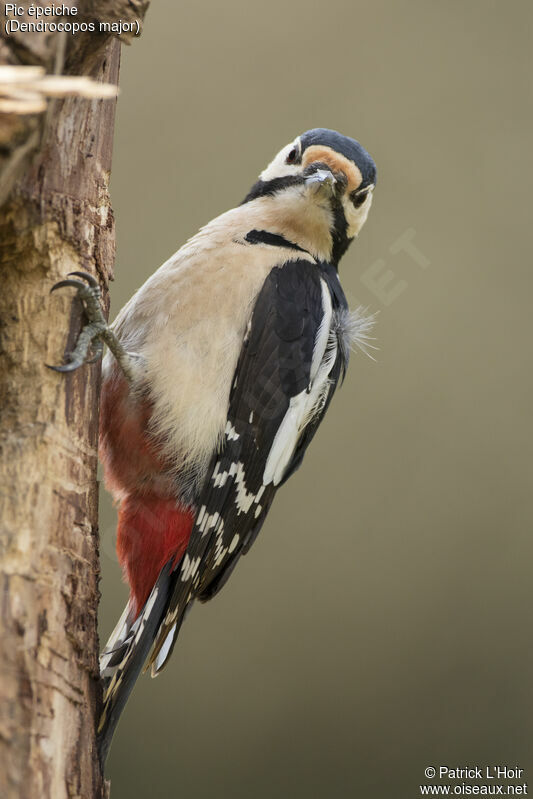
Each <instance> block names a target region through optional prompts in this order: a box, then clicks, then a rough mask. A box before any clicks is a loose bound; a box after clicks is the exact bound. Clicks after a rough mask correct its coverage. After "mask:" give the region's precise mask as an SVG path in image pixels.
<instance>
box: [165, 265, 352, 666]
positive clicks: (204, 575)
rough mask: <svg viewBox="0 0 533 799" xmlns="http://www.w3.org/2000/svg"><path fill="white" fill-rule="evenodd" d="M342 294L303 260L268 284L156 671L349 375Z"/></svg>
mask: <svg viewBox="0 0 533 799" xmlns="http://www.w3.org/2000/svg"><path fill="white" fill-rule="evenodd" d="M334 281H336V284H335V282H334ZM339 291H340V292H341V293H340V294H339ZM341 295H342V291H341V290H340V286H339V284H338V281H337V278H336V276H332V275H331V274H330V273H329V272H328V271H327V270H324V269H320V268H319V267H317V265H316V264H312V263H310V262H308V261H304V260H301V261H300V260H294V261H289V262H287V263H285V264H284V265H283V266H280V267H276V268H274V269H273V270H272V271H271V272H270V274H269V276H268V277H267V279H266V280H265V283H264V284H263V287H262V289H261V291H260V293H259V295H258V298H257V301H256V304H255V307H254V311H253V314H252V319H251V322H250V326H249V330H248V334H247V336H246V339H245V342H244V344H243V348H242V351H241V355H240V358H239V362H238V365H237V369H236V371H235V376H234V381H233V386H232V391H231V395H230V403H229V412H228V421H227V426H226V430H225V433H224V439H223V442H222V445H221V447H220V450H219V451H218V452H217V453H216V454H215V455H214V457H213V459H212V462H211V465H210V468H209V470H208V478H207V480H206V482H205V484H204V487H203V489H202V491H201V492H200V497H199V500H198V512H197V515H196V519H195V523H194V526H193V530H192V533H191V537H190V540H189V545H188V547H187V552H186V554H185V556H184V558H183V560H182V562H181V564H180V566H179V572H180V573H179V575H178V577H177V580H176V583H175V587H174V590H173V594H172V597H171V599H170V603H169V606H168V610H167V613H166V616H165V618H164V621H163V623H162V625H161V627H160V629H159V633H158V636H157V639H156V642H155V645H154V650H153V652H152V655H151V658H150V663H152V664H153V666H152V668H153V671H155V672H157V671H158V670H159V669H160V668H162V666H163V665H164V662H165V661H166V659H167V658H168V656H169V655H170V653H171V651H172V647H173V644H174V640H175V634H176V631H177V629H178V627H179V625H180V621H181V619H182V616H183V613H184V612H185V610H186V608H187V605H188V604H189V603H190V602H191V601H192V600H193V599H195V598H199V599H200V600H203V601H205V600H207V599H210V598H211V597H212V596H214V594H215V593H217V591H218V590H220V588H221V587H222V585H224V583H225V582H226V580H227V579H228V577H229V575H230V574H231V571H232V570H233V568H234V567H235V564H236V563H237V560H238V559H239V557H240V556H241V554H243V553H245V552H247V551H248V549H249V548H250V546H251V545H252V543H253V541H254V540H255V538H256V536H257V534H258V532H259V529H260V527H261V524H262V522H263V520H264V518H265V516H266V513H267V512H268V509H269V507H270V505H271V503H272V500H273V498H274V495H275V493H276V490H277V488H278V486H279V485H280V484H281V482H282V480H283V479H286V477H287V475H288V474H289V473H292V472H293V471H294V469H295V468H297V466H298V465H299V464H300V462H301V460H302V457H303V454H304V451H305V448H306V446H307V444H308V443H309V441H310V440H311V438H312V436H313V434H314V432H315V430H316V427H317V426H318V423H319V421H320V419H321V418H322V416H323V414H324V412H325V408H326V407H327V405H328V403H329V401H330V399H331V396H332V394H333V391H334V389H335V386H336V384H337V382H338V379H339V376H340V375H341V373H342V371H343V368H344V357H345V354H344V351H343V348H342V347H341V346H337V342H336V340H335V339H336V335H335V326H334V323H333V315H334V313H335V312H336V309H337V308H338V307H339V302H341V303H342V307H345V306H346V301H345V299H344V295H342V296H341ZM325 325H327V326H328V328H327V330H325ZM330 331H332V332H330ZM319 366H320V368H318V367H319ZM319 380H320V381H321V383H320V385H318V382H319ZM315 394H316V395H317V397H318V399H317V400H316V403H315ZM295 425H296V426H295ZM280 453H281V454H280ZM280 471H281V472H282V474H280ZM267 472H268V473H269V475H270V477H267ZM273 474H276V477H273V476H272V475H273Z"/></svg>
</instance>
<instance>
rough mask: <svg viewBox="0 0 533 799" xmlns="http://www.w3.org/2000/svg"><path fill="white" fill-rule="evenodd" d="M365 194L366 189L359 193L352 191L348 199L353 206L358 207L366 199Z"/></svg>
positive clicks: (366, 193)
mask: <svg viewBox="0 0 533 799" xmlns="http://www.w3.org/2000/svg"><path fill="white" fill-rule="evenodd" d="M367 196H368V192H366V191H365V192H362V193H361V194H358V193H357V192H356V191H352V193H351V194H350V200H351V201H352V203H353V204H354V208H360V207H361V205H362V204H363V203H364V201H365V200H366V198H367Z"/></svg>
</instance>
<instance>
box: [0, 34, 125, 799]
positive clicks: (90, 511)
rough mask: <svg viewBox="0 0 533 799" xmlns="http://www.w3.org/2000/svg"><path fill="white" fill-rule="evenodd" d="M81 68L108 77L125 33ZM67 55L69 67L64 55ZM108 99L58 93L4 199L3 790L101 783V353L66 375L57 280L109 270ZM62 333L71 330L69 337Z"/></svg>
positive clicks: (0, 358)
mask: <svg viewBox="0 0 533 799" xmlns="http://www.w3.org/2000/svg"><path fill="white" fill-rule="evenodd" d="M100 41H101V44H100V47H99V49H98V51H97V52H95V53H93V54H92V55H91V57H90V58H89V59H88V58H87V57H86V56H85V55H84V54H83V53H80V52H78V58H79V59H80V61H79V63H80V65H82V66H83V69H79V70H78V74H79V72H81V71H83V73H84V74H89V75H92V76H93V77H95V78H97V79H98V80H104V81H108V82H111V83H116V82H117V80H118V67H119V55H120V43H119V42H118V41H117V40H116V39H109V40H107V41H102V40H100ZM70 71H71V72H72V71H75V70H72V69H71V70H70ZM114 109H115V102H114V101H102V100H86V99H82V98H68V99H66V100H61V101H57V100H56V101H54V104H53V106H52V107H51V109H50V111H49V113H48V117H47V121H46V130H45V135H44V139H43V142H42V146H41V147H40V148H39V152H38V154H37V156H36V158H35V160H34V162H33V164H32V166H31V168H30V169H27V170H26V172H25V173H24V176H23V177H22V179H21V180H20V181H19V183H18V184H17V185H16V187H15V191H14V193H13V194H12V195H11V199H10V201H9V202H8V203H7V205H5V206H4V208H3V209H2V210H1V211H0V323H1V327H0V525H1V536H0V650H1V653H0V796H1V797H2V799H15V797H16V799H37V797H38V798H39V799H45V798H47V797H50V799H64V797H80V798H81V797H83V799H94V798H95V797H98V798H100V797H104V796H105V795H106V788H105V785H104V782H103V778H102V774H101V772H100V767H99V764H98V761H97V757H96V751H95V723H96V719H97V714H98V705H99V701H100V697H99V684H98V663H97V655H98V638H97V626H96V621H97V607H98V598H99V594H98V576H99V566H98V538H97V481H96V468H97V432H98V392H99V375H100V364H95V365H93V366H88V367H83V368H82V369H80V370H79V371H78V372H76V373H74V374H72V375H68V376H63V375H59V374H57V373H55V372H52V371H50V370H48V369H46V367H45V363H60V362H61V358H62V357H63V354H64V352H65V350H68V349H69V347H70V346H71V345H72V343H73V341H74V340H75V336H76V334H77V332H78V330H79V329H80V326H81V323H82V310H81V306H80V304H79V303H78V301H76V302H74V303H73V302H72V295H73V292H72V290H71V289H66V290H62V291H60V292H58V293H57V294H54V295H53V296H52V297H51V296H50V294H49V291H50V288H51V286H52V285H53V284H54V282H56V281H57V280H59V279H61V278H63V277H65V276H66V274H67V273H68V272H71V271H73V270H85V271H89V272H91V273H92V274H94V275H97V276H98V277H99V279H100V282H101V285H102V287H103V289H104V296H105V297H107V291H106V289H107V282H108V280H109V278H110V276H111V273H112V267H113V257H114V222H113V214H112V211H111V207H110V202H109V192H108V183H109V175H110V168H111V150H112V140H113V120H114ZM67 337H68V338H67Z"/></svg>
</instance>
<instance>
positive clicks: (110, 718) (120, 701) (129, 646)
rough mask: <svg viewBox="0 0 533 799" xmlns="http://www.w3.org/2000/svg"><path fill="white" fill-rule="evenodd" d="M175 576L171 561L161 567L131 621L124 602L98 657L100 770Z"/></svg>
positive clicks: (147, 652)
mask: <svg viewBox="0 0 533 799" xmlns="http://www.w3.org/2000/svg"><path fill="white" fill-rule="evenodd" d="M177 575H178V571H176V570H173V569H172V561H169V562H168V563H167V564H166V565H165V566H163V568H162V569H161V572H160V573H159V577H158V578H157V581H156V583H155V585H154V587H153V589H152V592H151V594H150V596H149V597H148V599H147V600H146V604H145V605H144V607H143V609H142V611H141V612H140V613H139V615H138V617H137V618H136V619H134V618H133V613H132V612H131V608H130V604H129V603H128V605H127V606H126V608H125V610H124V613H123V614H122V616H121V618H120V620H119V622H118V624H117V626H116V627H115V629H114V630H113V632H112V634H111V637H110V638H109V641H108V642H107V644H106V647H105V649H104V651H103V652H102V654H101V656H100V676H101V679H102V684H103V708H102V715H101V716H100V721H99V724H98V732H97V741H98V753H99V756H100V762H101V764H102V768H103V766H104V764H105V760H106V757H107V753H108V751H109V747H110V745H111V740H112V738H113V734H114V732H115V727H116V726H117V723H118V720H119V718H120V714H121V713H122V711H123V709H124V706H125V704H126V702H127V701H128V697H129V695H130V694H131V692H132V690H133V686H134V685H135V682H136V680H137V677H138V676H139V674H140V673H141V670H142V667H143V665H144V662H145V660H146V658H147V657H148V654H149V652H150V649H151V648H152V645H153V643H154V639H155V637H156V634H157V631H158V629H159V626H160V624H161V622H162V620H163V618H164V616H165V613H166V610H167V607H168V603H169V599H170V597H171V595H172V589H173V586H174V582H175V580H176V577H177Z"/></svg>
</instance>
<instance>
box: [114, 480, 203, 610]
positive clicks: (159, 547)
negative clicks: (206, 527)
mask: <svg viewBox="0 0 533 799" xmlns="http://www.w3.org/2000/svg"><path fill="white" fill-rule="evenodd" d="M193 521H194V517H193V514H192V513H191V511H190V510H189V509H187V508H180V507H179V506H177V505H176V501H175V500H173V499H162V498H161V497H157V496H153V495H143V496H128V497H126V498H125V499H123V500H122V502H121V503H120V509H119V515H118V532H117V554H118V558H119V561H120V564H121V566H122V568H123V569H124V572H125V574H126V576H127V579H128V583H129V585H130V591H131V597H132V599H133V601H134V602H135V615H137V614H138V613H139V611H140V610H141V608H142V607H143V605H144V603H145V602H146V600H147V599H148V597H149V595H150V591H151V590H152V588H153V585H154V583H155V581H156V580H157V577H158V575H159V572H160V571H161V569H162V568H163V566H164V565H165V563H167V562H168V561H169V560H170V559H171V558H172V556H174V563H177V562H178V561H179V560H180V558H181V557H182V555H183V554H184V552H185V550H186V548H187V544H188V542H189V537H190V534H191V530H192V525H193Z"/></svg>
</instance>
